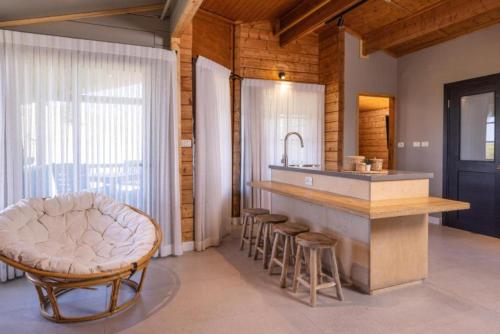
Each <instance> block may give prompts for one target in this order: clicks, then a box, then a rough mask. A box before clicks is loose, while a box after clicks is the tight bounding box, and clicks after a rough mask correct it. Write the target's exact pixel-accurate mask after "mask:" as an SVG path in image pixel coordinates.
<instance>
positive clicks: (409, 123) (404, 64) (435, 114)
mask: <svg viewBox="0 0 500 334" xmlns="http://www.w3.org/2000/svg"><path fill="white" fill-rule="evenodd" d="M499 72H500V24H497V25H495V26H492V27H490V28H488V29H485V30H480V31H477V32H475V33H472V34H469V35H465V36H462V37H459V38H457V39H454V40H451V41H448V42H446V43H442V44H439V45H436V46H433V47H430V48H427V49H424V50H421V51H418V52H415V53H412V54H409V55H407V56H404V57H401V58H399V59H398V69H397V73H398V78H397V80H398V92H397V102H396V103H397V109H396V119H397V126H396V129H397V141H404V142H405V143H406V147H405V148H404V149H397V152H396V161H397V168H398V169H403V170H418V171H428V172H433V173H434V179H433V180H431V194H432V195H435V196H441V195H442V182H443V181H442V175H443V173H442V170H443V112H444V111H443V106H444V101H443V99H444V84H446V83H450V82H455V81H460V80H465V79H470V78H475V77H481V76H485V75H489V74H495V73H499ZM413 141H429V142H430V147H429V148H412V147H411V143H412V142H413Z"/></svg>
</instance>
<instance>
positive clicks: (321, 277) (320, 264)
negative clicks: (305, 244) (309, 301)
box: [318, 248, 323, 284]
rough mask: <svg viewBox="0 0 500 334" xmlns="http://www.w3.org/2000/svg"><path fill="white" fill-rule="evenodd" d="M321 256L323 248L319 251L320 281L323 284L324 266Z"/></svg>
mask: <svg viewBox="0 0 500 334" xmlns="http://www.w3.org/2000/svg"><path fill="white" fill-rule="evenodd" d="M321 255H322V251H321V248H320V249H318V280H319V284H321V283H323V264H322V263H321V258H322V257H321Z"/></svg>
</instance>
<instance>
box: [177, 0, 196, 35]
mask: <svg viewBox="0 0 500 334" xmlns="http://www.w3.org/2000/svg"><path fill="white" fill-rule="evenodd" d="M202 2H203V0H180V1H177V2H176V5H175V7H174V8H173V11H172V14H171V15H170V31H171V36H172V38H177V37H181V35H182V33H183V32H184V31H185V30H186V28H187V27H189V25H190V24H191V21H192V20H193V17H194V15H195V14H196V12H197V11H198V9H199V8H200V6H201V4H202Z"/></svg>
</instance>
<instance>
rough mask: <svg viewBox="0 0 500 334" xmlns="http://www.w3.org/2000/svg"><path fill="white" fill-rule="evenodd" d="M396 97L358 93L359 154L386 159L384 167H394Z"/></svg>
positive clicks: (369, 157) (368, 157)
mask: <svg viewBox="0 0 500 334" xmlns="http://www.w3.org/2000/svg"><path fill="white" fill-rule="evenodd" d="M394 113H395V110H394V97H393V96H381V95H373V94H360V95H358V154H359V155H363V156H365V157H366V158H367V159H373V158H378V159H384V167H383V168H384V169H394V166H395V156H394V138H395V122H394V121H395V118H394Z"/></svg>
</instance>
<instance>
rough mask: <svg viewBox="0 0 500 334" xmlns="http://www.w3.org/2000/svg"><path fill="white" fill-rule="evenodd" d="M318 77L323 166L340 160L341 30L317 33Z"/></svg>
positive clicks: (332, 167)
mask: <svg viewBox="0 0 500 334" xmlns="http://www.w3.org/2000/svg"><path fill="white" fill-rule="evenodd" d="M319 69H320V75H319V79H320V82H321V83H322V84H324V85H325V86H326V95H325V168H326V169H328V170H335V169H337V168H338V167H339V166H341V164H342V156H343V150H342V147H343V140H342V138H343V132H342V131H343V126H342V124H343V108H344V101H343V99H344V98H343V96H344V32H343V31H339V30H338V29H337V27H336V26H330V27H328V28H326V29H323V30H322V31H321V32H320V33H319Z"/></svg>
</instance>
